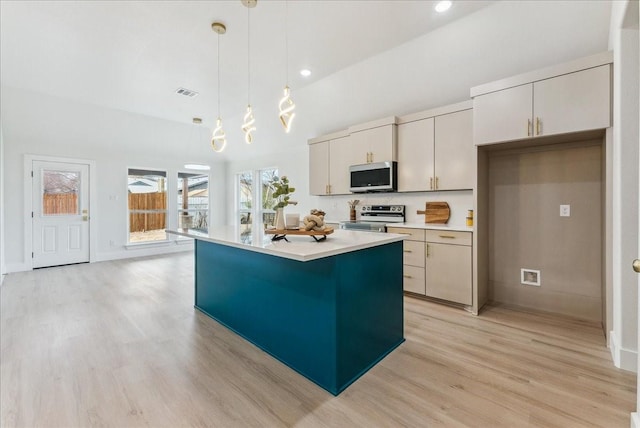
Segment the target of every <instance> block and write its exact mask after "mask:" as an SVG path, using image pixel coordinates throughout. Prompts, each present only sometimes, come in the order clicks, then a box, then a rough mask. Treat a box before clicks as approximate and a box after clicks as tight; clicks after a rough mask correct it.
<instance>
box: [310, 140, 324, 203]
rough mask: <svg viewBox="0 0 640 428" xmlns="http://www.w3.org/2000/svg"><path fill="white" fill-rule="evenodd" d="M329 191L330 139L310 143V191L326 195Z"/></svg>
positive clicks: (313, 193) (314, 193)
mask: <svg viewBox="0 0 640 428" xmlns="http://www.w3.org/2000/svg"><path fill="white" fill-rule="evenodd" d="M328 191H329V141H323V142H320V143H315V144H310V145H309V193H311V194H312V195H326V194H327V192H328Z"/></svg>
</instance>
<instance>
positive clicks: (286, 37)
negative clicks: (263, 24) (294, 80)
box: [284, 0, 289, 86]
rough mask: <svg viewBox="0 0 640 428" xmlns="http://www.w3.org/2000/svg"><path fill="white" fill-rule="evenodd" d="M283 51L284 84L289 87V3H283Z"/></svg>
mask: <svg viewBox="0 0 640 428" xmlns="http://www.w3.org/2000/svg"><path fill="white" fill-rule="evenodd" d="M284 51H285V63H284V67H285V71H284V75H285V82H286V84H287V86H289V2H288V1H287V0H285V2H284Z"/></svg>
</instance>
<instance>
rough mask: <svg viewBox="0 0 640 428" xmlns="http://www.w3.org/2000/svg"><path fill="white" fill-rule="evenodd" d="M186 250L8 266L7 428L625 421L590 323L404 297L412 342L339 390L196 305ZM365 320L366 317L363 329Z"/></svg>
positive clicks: (620, 383)
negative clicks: (477, 311)
mask: <svg viewBox="0 0 640 428" xmlns="http://www.w3.org/2000/svg"><path fill="white" fill-rule="evenodd" d="M192 269H193V266H192V255H191V254H190V253H184V254H179V255H171V256H169V257H166V256H165V257H151V258H143V259H135V260H124V261H114V262H104V263H95V264H91V265H89V264H85V265H76V266H66V267H58V268H50V269H42V270H37V271H33V272H25V273H18V274H11V275H8V276H7V278H6V279H5V283H4V285H3V286H2V287H1V288H0V298H1V306H0V311H1V324H0V335H1V349H0V351H1V354H0V356H1V361H0V376H1V377H0V380H1V386H0V394H1V408H0V410H1V415H0V416H1V418H0V425H1V426H2V427H36V426H46V427H76V426H78V427H80V426H82V427H85V426H86V427H89V426H97V427H129V426H151V427H180V426H196V427H208V426H212V427H236V426H237V427H247V426H254V427H290V426H297V427H316V426H320V427H324V426H330V427H374V426H382V427H398V426H409V427H424V426H439V425H442V426H470V427H499V426H506V427H524V426H544V427H572V426H603V427H628V426H629V414H630V412H632V411H634V410H635V392H636V391H635V382H636V381H635V375H634V374H632V373H629V372H624V371H621V370H618V369H616V368H614V367H613V364H612V363H611V358H610V354H609V351H608V350H607V349H606V348H605V341H604V338H603V336H602V333H601V331H600V329H599V328H598V327H597V326H595V325H593V324H590V323H585V322H581V321H577V320H573V319H569V318H565V317H558V316H551V315H548V314H539V313H532V312H524V311H516V310H513V309H509V308H506V307H491V308H488V309H487V310H486V311H485V312H484V313H483V314H482V316H480V317H474V316H472V315H470V314H468V313H466V312H464V311H461V310H457V309H453V308H448V307H444V306H440V305H437V304H433V303H429V302H424V301H420V300H416V299H413V298H409V297H407V298H405V336H406V338H407V341H406V342H405V343H404V344H403V345H401V346H400V347H399V348H398V349H397V350H395V351H394V352H392V353H391V354H390V355H389V356H387V357H386V358H385V359H384V360H383V361H382V362H381V363H379V364H378V365H377V366H375V367H374V368H373V369H372V370H371V371H369V372H368V373H367V374H365V375H364V376H363V377H362V378H360V379H359V380H358V381H357V382H356V383H354V384H353V385H351V386H350V387H349V388H348V389H347V390H346V391H345V392H343V393H342V394H341V395H340V396H338V397H333V396H332V395H330V394H329V393H327V392H325V391H324V390H322V389H320V388H319V387H317V386H316V385H315V384H313V383H311V382H310V381H308V380H306V379H305V378H303V377H302V376H300V375H298V374H297V373H295V372H294V371H292V370H290V369H289V368H287V367H286V366H284V365H283V364H281V363H280V362H278V361H276V360H275V359H273V358H272V357H270V356H269V355H267V354H265V353H264V352H262V351H260V350H259V349H257V348H255V347H254V346H253V345H251V344H249V343H247V342H246V341H244V340H243V339H241V338H240V337H238V336H236V335H235V334H233V333H231V332H230V331H229V330H227V329H226V328H224V327H222V326H220V325H219V324H217V323H216V322H215V321H213V320H211V319H209V318H208V317H206V316H204V315H202V314H201V313H199V312H198V311H197V310H195V309H194V308H193V273H192ZM372 328H375V326H372Z"/></svg>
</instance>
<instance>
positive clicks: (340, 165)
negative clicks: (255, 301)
mask: <svg viewBox="0 0 640 428" xmlns="http://www.w3.org/2000/svg"><path fill="white" fill-rule="evenodd" d="M354 159H355V152H354V150H353V147H352V144H351V136H345V137H340V138H335V139H333V140H331V141H330V142H329V194H331V195H346V194H349V193H351V192H349V187H350V186H349V182H350V176H349V166H350V165H353V164H354V163H355V162H354Z"/></svg>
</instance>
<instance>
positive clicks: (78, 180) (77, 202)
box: [32, 161, 89, 268]
mask: <svg viewBox="0 0 640 428" xmlns="http://www.w3.org/2000/svg"><path fill="white" fill-rule="evenodd" d="M32 175H33V193H32V194H33V205H32V206H33V212H32V228H33V267H34V268H39V267H47V266H58V265H66V264H71V263H84V262H88V261H89V165H86V164H76V163H62V162H44V161H33V164H32Z"/></svg>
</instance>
